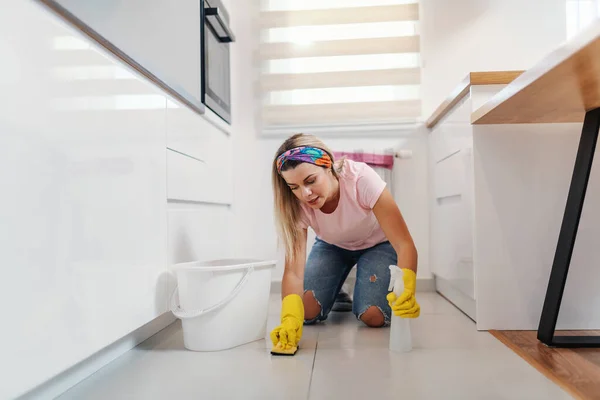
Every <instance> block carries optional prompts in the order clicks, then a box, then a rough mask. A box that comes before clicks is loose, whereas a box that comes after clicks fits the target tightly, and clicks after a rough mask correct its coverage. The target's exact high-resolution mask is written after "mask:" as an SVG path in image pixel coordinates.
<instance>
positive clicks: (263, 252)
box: [232, 1, 431, 280]
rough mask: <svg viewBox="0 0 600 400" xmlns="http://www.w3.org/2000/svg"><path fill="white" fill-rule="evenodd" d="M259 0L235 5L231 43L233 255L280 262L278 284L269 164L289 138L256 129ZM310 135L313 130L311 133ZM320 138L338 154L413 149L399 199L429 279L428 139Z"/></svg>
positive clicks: (402, 170)
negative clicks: (255, 59)
mask: <svg viewBox="0 0 600 400" xmlns="http://www.w3.org/2000/svg"><path fill="white" fill-rule="evenodd" d="M253 3H256V2H252V1H247V2H243V3H240V4H238V5H237V8H236V12H235V13H233V16H232V29H233V30H234V32H235V34H236V38H237V41H236V43H234V44H233V45H232V68H233V69H232V87H233V93H232V97H233V101H234V104H233V142H234V157H233V160H234V161H233V163H234V174H235V189H234V205H233V210H234V213H235V232H236V233H235V236H234V241H235V245H234V247H235V251H236V253H237V254H238V256H241V257H247V256H250V257H258V258H263V259H277V260H278V268H277V270H276V271H275V272H274V274H273V279H274V280H281V276H282V274H283V253H282V252H281V251H279V250H278V248H277V235H276V232H275V226H274V220H273V200H272V198H273V195H272V190H271V170H270V168H271V163H272V160H273V157H274V154H275V151H276V150H277V148H278V147H279V146H280V144H281V143H282V142H283V141H284V140H285V138H286V136H278V137H275V138H273V137H268V138H265V137H261V136H260V134H259V132H258V131H257V129H256V125H257V123H256V122H257V121H256V119H255V112H254V111H255V110H254V108H253V107H254V105H255V104H256V101H257V100H256V97H255V92H254V88H255V76H256V75H255V73H254V72H252V70H251V69H249V67H248V66H249V63H250V61H251V60H252V57H253V50H254V49H256V47H257V46H258V42H257V40H258V35H257V34H256V33H255V32H256V31H255V30H254V29H255V28H254V26H253V24H254V23H255V21H256V15H257V12H258V8H257V7H256V6H255V4H253ZM307 133H310V132H307ZM322 139H323V140H324V141H325V142H326V143H327V144H328V145H329V146H330V147H331V148H332V149H333V150H335V151H344V150H345V151H348V150H355V149H358V148H363V149H367V150H373V149H380V150H383V149H385V148H389V147H394V148H398V149H400V148H408V149H412V150H413V151H414V153H413V159H409V160H399V159H397V160H396V167H395V170H394V176H395V182H394V184H395V192H396V199H397V201H398V203H399V205H400V208H401V211H402V212H403V214H404V217H405V219H406V220H407V223H408V226H409V229H410V230H411V233H412V234H413V236H414V238H415V242H416V245H417V247H418V251H419V277H420V278H421V277H424V278H428V277H430V276H431V274H430V272H429V265H428V254H429V249H428V220H427V218H428V210H427V194H426V193H427V172H426V171H427V170H426V168H427V158H426V157H427V149H426V141H425V140H426V137H425V136H424V135H423V134H422V133H420V134H416V133H415V132H412V133H410V132H409V133H407V132H398V135H397V136H395V137H394V136H388V137H377V136H376V135H373V137H362V138H361V137H347V136H346V137H343V138H339V137H337V138H336V137H335V136H334V135H333V134H330V135H327V136H323V137H322Z"/></svg>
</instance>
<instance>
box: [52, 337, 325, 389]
mask: <svg viewBox="0 0 600 400" xmlns="http://www.w3.org/2000/svg"><path fill="white" fill-rule="evenodd" d="M254 344H259V345H258V346H253V345H254ZM269 350H270V346H268V349H267V346H266V345H265V343H264V342H263V341H259V342H254V343H252V344H251V345H246V346H241V347H238V348H236V349H232V350H228V351H222V352H210V353H199V352H192V351H188V350H185V348H184V347H183V339H182V336H181V330H180V328H179V326H177V325H173V326H172V327H169V328H167V329H166V330H164V331H163V332H161V333H160V334H158V335H156V336H154V337H153V338H151V339H150V340H149V341H147V342H145V343H143V344H142V345H140V346H138V347H137V348H136V349H134V350H132V351H130V352H129V353H127V354H126V355H124V356H123V357H120V358H119V359H118V360H117V361H115V362H113V363H112V364H110V365H109V366H107V367H105V368H103V369H102V370H101V371H99V372H98V373H96V374H94V375H93V376H92V377H90V378H88V379H87V380H85V381H84V382H82V383H81V384H79V385H78V386H76V387H74V388H73V389H71V390H70V391H68V392H67V393H65V394H64V395H63V396H62V397H60V399H61V400H63V399H77V400H80V399H144V400H146V399H204V398H206V399H281V398H284V397H285V398H290V399H306V398H307V394H308V387H309V383H310V377H311V373H312V366H313V360H314V354H315V353H314V348H313V349H306V350H303V351H301V352H300V351H299V352H298V353H297V354H296V356H294V357H273V356H271V355H270V353H269Z"/></svg>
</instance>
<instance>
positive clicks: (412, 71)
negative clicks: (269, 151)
mask: <svg viewBox="0 0 600 400" xmlns="http://www.w3.org/2000/svg"><path fill="white" fill-rule="evenodd" d="M418 23H419V4H418V2H416V0H263V1H262V2H261V13H260V30H261V43H260V48H259V51H258V59H259V61H260V64H261V73H260V85H259V88H260V97H261V99H262V102H261V121H262V124H263V128H264V129H267V130H268V129H278V128H289V127H299V128H300V127H311V126H321V127H322V126H340V125H353V124H360V125H369V124H382V123H383V124H386V123H403V122H414V121H416V120H417V119H418V118H419V117H420V115H421V101H420V83H421V79H420V78H421V68H420V43H419V35H418Z"/></svg>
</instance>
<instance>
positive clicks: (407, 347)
mask: <svg viewBox="0 0 600 400" xmlns="http://www.w3.org/2000/svg"><path fill="white" fill-rule="evenodd" d="M403 275H404V272H403V271H402V269H400V267H398V266H397V265H390V285H389V287H388V291H392V289H393V290H394V294H395V295H396V296H397V297H398V296H400V295H401V294H402V292H403V291H404V280H403V279H402V277H403ZM390 350H392V351H396V352H401V353H405V352H408V351H411V350H412V338H411V336H410V323H409V320H408V318H402V317H398V316H397V315H394V314H393V313H392V322H391V328H390Z"/></svg>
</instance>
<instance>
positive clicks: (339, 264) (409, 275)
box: [271, 134, 420, 349]
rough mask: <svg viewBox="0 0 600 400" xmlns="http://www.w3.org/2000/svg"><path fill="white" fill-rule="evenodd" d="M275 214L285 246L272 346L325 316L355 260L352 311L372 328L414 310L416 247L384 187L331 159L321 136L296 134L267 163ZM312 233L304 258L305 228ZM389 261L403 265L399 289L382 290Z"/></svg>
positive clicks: (367, 170) (360, 166)
mask: <svg viewBox="0 0 600 400" xmlns="http://www.w3.org/2000/svg"><path fill="white" fill-rule="evenodd" d="M272 180H273V191H274V196H275V199H274V200H275V216H276V222H277V225H278V228H279V235H280V237H281V239H282V241H283V243H284V245H285V250H286V258H285V272H284V274H283V281H282V299H283V301H282V310H281V324H280V325H279V326H277V327H276V328H275V329H274V330H273V331H272V332H271V339H272V341H273V345H274V346H277V347H279V348H281V349H289V348H295V347H297V346H298V343H299V341H300V339H301V337H302V326H303V324H313V323H315V322H318V321H324V320H325V319H327V315H328V314H329V312H330V311H331V309H332V308H333V306H334V302H335V300H336V296H338V294H339V292H340V289H341V287H342V284H343V283H344V281H345V279H346V277H347V275H348V273H349V272H350V270H351V269H352V267H353V266H354V265H356V266H357V273H356V284H355V287H354V296H353V301H352V312H353V313H354V314H355V315H356V317H357V318H358V319H359V320H361V321H362V322H363V323H365V324H366V325H367V326H370V327H382V326H388V325H389V324H390V317H391V313H392V311H393V312H394V314H395V315H398V316H401V317H405V318H416V317H418V316H419V313H420V307H419V304H418V303H417V301H416V299H415V288H416V271H417V250H416V248H415V245H414V243H413V240H412V237H411V235H410V233H409V231H408V228H407V226H406V223H405V222H404V219H403V217H402V214H401V213H400V210H399V209H398V206H397V205H396V202H395V201H394V198H393V197H392V194H391V193H390V192H389V190H388V189H387V188H386V183H385V181H383V180H382V179H381V177H380V176H379V175H378V174H377V173H376V172H375V171H374V170H373V169H372V168H371V167H370V166H368V165H367V164H365V163H362V162H355V161H352V160H348V159H345V160H344V159H343V160H340V161H337V162H336V161H335V160H334V158H333V154H332V152H331V151H330V150H329V149H328V148H327V147H326V146H325V144H323V143H322V142H321V141H320V140H319V139H317V138H316V137H314V136H311V135H305V134H297V135H294V136H292V137H290V138H289V139H287V140H286V141H285V142H284V143H283V144H282V145H281V147H280V148H279V150H278V151H277V154H276V157H275V160H274V161H273V171H272ZM308 227H311V228H312V229H313V230H314V231H315V233H316V234H317V239H316V241H315V243H314V245H313V247H312V250H311V252H310V255H309V257H308V259H307V258H306V241H307V229H308ZM390 265H398V266H400V267H401V268H402V270H403V277H404V292H403V293H402V294H401V295H400V296H399V297H396V296H395V295H394V293H393V292H388V285H389V281H390V270H389V266H390Z"/></svg>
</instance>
